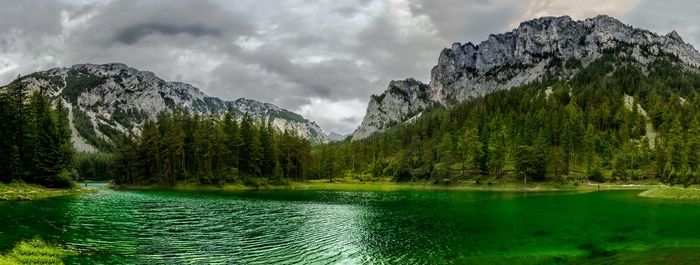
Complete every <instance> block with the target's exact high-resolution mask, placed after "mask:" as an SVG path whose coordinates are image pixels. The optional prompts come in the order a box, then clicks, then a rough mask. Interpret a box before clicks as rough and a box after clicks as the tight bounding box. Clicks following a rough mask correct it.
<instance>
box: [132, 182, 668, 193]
mask: <svg viewBox="0 0 700 265" xmlns="http://www.w3.org/2000/svg"><path fill="white" fill-rule="evenodd" d="M655 186H656V185H655V184H614V183H613V184H592V183H574V182H569V183H554V182H540V183H528V184H523V183H517V182H503V183H491V184H484V183H482V184H478V183H474V182H457V183H433V182H428V181H418V182H388V181H387V182H360V181H343V180H340V181H333V182H330V181H328V180H310V181H302V182H289V183H287V184H282V185H262V186H246V185H242V184H233V185H230V184H227V185H223V186H214V185H200V184H192V183H178V184H177V185H175V186H168V185H147V186H144V185H125V186H122V187H121V188H124V189H133V190H182V191H240V190H253V189H298V190H345V191H397V190H463V191H512V192H545V191H552V192H554V191H596V190H646V189H649V188H652V187H655Z"/></svg>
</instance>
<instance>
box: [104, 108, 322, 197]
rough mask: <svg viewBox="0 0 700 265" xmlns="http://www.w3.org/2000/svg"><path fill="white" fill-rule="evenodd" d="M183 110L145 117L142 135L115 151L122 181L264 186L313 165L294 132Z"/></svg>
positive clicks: (306, 145) (307, 149) (302, 174)
mask: <svg viewBox="0 0 700 265" xmlns="http://www.w3.org/2000/svg"><path fill="white" fill-rule="evenodd" d="M232 113H233V112H232V111H229V112H228V113H227V114H225V115H224V116H223V117H221V118H218V117H201V116H198V115H190V114H189V113H187V112H184V111H174V113H167V112H164V113H161V114H160V115H158V118H157V119H156V120H155V121H150V120H147V121H146V122H145V124H144V125H143V127H142V132H141V135H140V137H138V138H136V139H134V141H133V143H132V144H127V145H124V146H122V147H121V148H120V149H119V150H118V151H117V154H116V158H115V163H116V172H117V173H116V174H115V176H116V177H115V180H116V182H117V183H118V184H121V183H126V184H153V183H161V184H174V183H176V182H191V183H201V184H217V185H220V184H224V183H243V184H245V185H253V186H257V185H261V184H265V183H283V182H286V181H287V180H302V179H304V178H305V175H306V174H307V171H308V167H309V166H308V165H309V163H310V161H309V159H310V152H311V145H310V143H309V142H308V141H307V140H306V139H303V138H301V137H299V136H298V135H296V133H293V132H289V131H285V132H279V131H277V130H275V129H273V127H272V125H270V124H257V123H255V122H253V120H252V118H251V117H250V116H248V115H245V116H244V117H242V119H241V121H240V122H238V121H237V119H236V117H235V116H234V115H233V114H232Z"/></svg>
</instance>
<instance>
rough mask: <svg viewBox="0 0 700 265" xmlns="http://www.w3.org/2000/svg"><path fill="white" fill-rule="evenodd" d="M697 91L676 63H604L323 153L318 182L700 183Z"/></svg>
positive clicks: (693, 76) (429, 114)
mask: <svg viewBox="0 0 700 265" xmlns="http://www.w3.org/2000/svg"><path fill="white" fill-rule="evenodd" d="M698 88H700V74H698V72H697V70H696V69H687V68H686V67H684V66H682V65H681V64H680V61H679V60H678V59H677V58H675V57H673V56H669V57H668V58H663V59H659V60H656V61H653V62H649V63H648V64H647V65H646V66H645V67H644V66H641V65H640V64H639V63H636V62H633V61H631V59H629V57H618V56H612V55H609V54H607V55H605V56H604V57H603V58H601V59H600V60H598V61H595V62H593V63H591V64H590V65H588V66H587V67H585V68H583V69H581V70H580V71H579V72H578V73H577V74H576V75H575V76H573V77H572V78H570V79H567V80H558V79H555V78H545V79H543V80H542V81H538V82H534V83H531V84H528V85H524V86H521V87H516V88H512V89H510V90H508V91H499V92H495V93H492V94H488V95H486V96H483V97H478V98H475V99H472V100H469V101H467V102H464V103H461V104H457V105H454V106H451V107H448V108H436V109H433V110H430V111H426V112H425V113H424V115H422V116H421V117H420V118H418V119H416V120H415V121H414V122H411V123H404V124H401V125H398V126H396V127H394V128H392V129H389V130H387V131H385V132H383V133H378V134H376V135H374V136H371V137H370V138H368V139H365V140H361V141H350V140H346V141H343V142H339V143H334V144H330V145H328V146H322V147H319V148H317V149H316V150H315V151H314V157H315V159H314V172H315V174H314V175H315V176H318V177H325V178H332V177H339V176H340V177H343V176H345V177H350V178H359V179H380V178H384V179H387V178H388V179H392V180H395V181H408V180H434V181H443V180H446V181H451V180H454V179H471V178H476V179H477V181H479V180H481V179H492V178H495V179H517V180H519V181H528V180H531V181H532V180H534V181H543V180H549V181H566V180H574V179H575V180H582V179H586V178H587V179H590V180H594V181H608V180H619V181H627V180H643V179H655V180H661V181H665V182H669V183H682V184H688V185H689V184H693V183H698V182H700V153H699V152H700V114H698V113H700V93H698Z"/></svg>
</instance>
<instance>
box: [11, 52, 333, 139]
mask: <svg viewBox="0 0 700 265" xmlns="http://www.w3.org/2000/svg"><path fill="white" fill-rule="evenodd" d="M21 80H22V82H23V84H24V85H26V86H27V87H28V88H29V89H30V90H39V89H42V90H45V91H47V92H48V94H49V95H51V96H52V97H54V98H58V97H60V98H61V99H62V100H63V101H64V103H66V104H68V105H70V109H71V120H72V121H73V122H72V123H71V124H72V125H73V123H74V122H76V121H75V120H76V119H77V120H80V121H78V122H82V124H83V125H85V126H87V127H90V124H91V126H92V130H93V131H94V133H91V132H89V131H90V129H85V128H83V127H84V126H83V127H80V128H78V132H79V136H80V138H82V139H83V140H86V141H85V142H87V143H88V144H89V145H91V146H93V147H96V148H97V149H103V146H100V145H102V144H105V145H107V146H114V145H115V144H117V142H118V140H117V138H119V137H121V136H127V135H130V134H137V133H139V131H138V130H139V129H138V127H139V125H140V124H142V123H143V121H144V120H145V119H147V118H148V119H155V118H156V116H157V115H158V113H160V112H162V111H172V110H174V109H176V108H180V109H183V110H186V111H190V112H194V113H197V114H200V115H215V116H217V115H222V114H223V113H225V112H226V111H227V110H228V109H229V108H230V109H232V110H233V111H234V112H235V114H236V115H237V116H238V118H241V117H242V115H243V114H245V113H248V114H249V115H250V116H251V117H252V118H253V119H255V120H257V121H258V122H263V123H267V122H269V123H271V124H272V125H273V126H274V127H275V128H277V129H279V130H292V131H295V132H297V133H298V134H299V135H300V136H302V137H305V138H307V139H309V140H310V141H311V142H313V143H326V142H329V141H330V138H328V136H327V135H326V133H325V132H324V131H323V130H322V129H321V128H320V127H319V126H318V124H316V123H315V122H313V121H310V120H308V119H306V118H304V117H303V116H301V115H299V114H297V113H294V112H292V111H289V110H286V109H283V108H280V107H278V106H276V105H274V104H271V103H265V102H260V101H256V100H252V99H246V98H239V99H236V100H232V101H226V100H222V99H220V98H217V97H211V96H208V95H206V94H205V93H204V92H202V91H201V90H200V89H199V88H197V87H195V86H192V85H190V84H187V83H183V82H177V81H174V82H169V81H165V80H163V79H161V78H159V77H158V76H157V75H156V74H155V73H153V72H150V71H141V70H138V69H136V68H133V67H129V66H127V65H126V64H123V63H108V64H90V63H86V64H76V65H73V66H70V67H57V68H52V69H49V70H46V71H39V72H35V73H32V74H29V75H26V76H23V77H22V78H21ZM86 119H87V121H86ZM88 123H89V124H88ZM81 128H82V130H81ZM93 134H94V135H93ZM119 134H121V136H115V135H119ZM93 138H95V139H93ZM100 138H102V139H103V140H104V141H103V140H99V139H100ZM73 140H74V142H75V143H76V147H78V148H79V149H81V150H87V151H91V150H92V149H90V148H89V147H85V146H84V145H81V144H80V139H76V138H75V137H74V139H73ZM81 146H82V147H81Z"/></svg>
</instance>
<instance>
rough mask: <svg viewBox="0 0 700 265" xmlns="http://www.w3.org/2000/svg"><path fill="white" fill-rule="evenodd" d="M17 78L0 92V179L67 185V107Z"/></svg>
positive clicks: (70, 170)
mask: <svg viewBox="0 0 700 265" xmlns="http://www.w3.org/2000/svg"><path fill="white" fill-rule="evenodd" d="M17 80H18V81H17V82H13V83H12V84H10V85H9V86H7V87H6V89H3V90H1V91H0V154H2V159H0V181H1V182H12V181H23V182H31V183H38V184H42V185H45V186H49V187H68V186H70V185H71V183H72V179H74V178H75V175H76V171H75V168H74V161H73V155H74V152H75V151H74V149H73V143H72V142H71V130H70V125H69V118H68V109H67V108H66V107H65V106H64V105H63V102H61V101H59V100H54V99H51V98H50V97H49V96H47V93H46V91H43V90H39V91H34V92H33V93H30V91H29V90H28V89H27V88H26V87H25V86H24V85H23V84H22V81H21V78H17Z"/></svg>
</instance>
